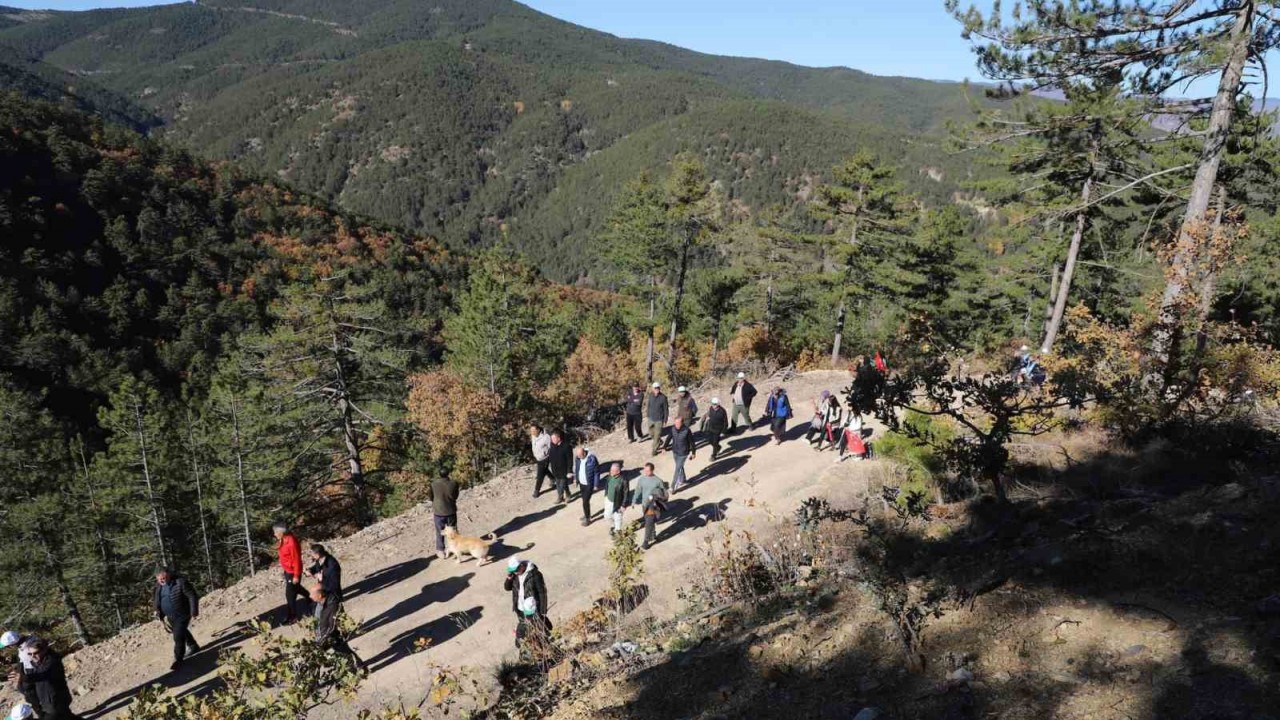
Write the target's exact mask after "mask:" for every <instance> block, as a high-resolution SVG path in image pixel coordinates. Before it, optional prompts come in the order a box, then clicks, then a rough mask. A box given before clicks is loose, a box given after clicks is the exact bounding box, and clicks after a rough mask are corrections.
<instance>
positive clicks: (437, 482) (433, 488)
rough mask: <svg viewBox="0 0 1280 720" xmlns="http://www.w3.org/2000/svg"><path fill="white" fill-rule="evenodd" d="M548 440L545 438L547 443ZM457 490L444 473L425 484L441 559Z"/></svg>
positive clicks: (452, 524) (455, 514)
mask: <svg viewBox="0 0 1280 720" xmlns="http://www.w3.org/2000/svg"><path fill="white" fill-rule="evenodd" d="M550 440H551V439H550V438H547V441H548V445H549V444H550ZM539 484H541V481H539ZM458 492H459V489H458V481H457V480H454V479H453V478H451V477H449V476H448V475H445V474H441V475H440V476H439V477H437V478H436V479H434V480H432V481H431V484H430V485H428V486H427V499H428V500H430V501H431V516H432V521H433V522H434V524H435V528H436V557H438V558H440V559H441V560H443V559H444V529H445V527H451V528H454V529H457V527H458ZM534 497H537V495H536V494H535V495H534Z"/></svg>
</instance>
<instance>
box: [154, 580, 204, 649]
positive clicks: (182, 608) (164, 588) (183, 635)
mask: <svg viewBox="0 0 1280 720" xmlns="http://www.w3.org/2000/svg"><path fill="white" fill-rule="evenodd" d="M153 600H154V605H155V609H156V619H158V620H160V621H161V622H164V623H165V624H166V625H168V627H169V632H170V633H172V634H173V665H170V666H169V669H170V670H177V669H178V668H179V667H181V666H182V661H183V660H184V659H186V657H187V654H188V653H190V654H192V655H194V654H195V653H198V652H200V645H199V644H198V643H197V642H196V639H195V638H194V637H192V636H191V631H190V630H189V629H188V626H189V625H191V621H192V620H194V619H196V618H198V617H200V598H199V597H198V596H197V595H196V591H195V589H194V588H192V587H191V584H190V583H188V582H187V580H186V578H183V577H180V576H178V575H177V574H176V573H174V572H173V570H171V569H169V568H161V569H159V570H157V571H156V589H155V593H154V595H153Z"/></svg>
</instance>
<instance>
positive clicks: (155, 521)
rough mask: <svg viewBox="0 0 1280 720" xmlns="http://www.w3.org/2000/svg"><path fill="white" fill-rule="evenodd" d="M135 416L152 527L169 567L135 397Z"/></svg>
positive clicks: (167, 551) (139, 408) (157, 549)
mask: <svg viewBox="0 0 1280 720" xmlns="http://www.w3.org/2000/svg"><path fill="white" fill-rule="evenodd" d="M133 417H134V421H135V426H136V428H137V432H138V454H139V456H140V458H141V460H142V482H143V484H144V485H145V486H146V491H147V505H148V507H149V508H150V510H151V527H152V529H153V530H155V533H156V552H157V553H158V554H159V555H160V564H161V565H162V566H164V567H169V549H168V547H166V546H165V542H164V530H163V524H162V523H161V522H160V503H159V501H158V500H157V498H156V489H155V483H154V482H153V481H152V479H151V463H150V461H149V459H148V457H147V430H146V426H145V425H144V424H143V421H142V405H141V403H140V402H139V401H138V399H137V398H136V397H135V398H134V399H133Z"/></svg>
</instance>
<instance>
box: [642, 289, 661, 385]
mask: <svg viewBox="0 0 1280 720" xmlns="http://www.w3.org/2000/svg"><path fill="white" fill-rule="evenodd" d="M657 284H658V283H657V281H656V280H654V279H653V278H652V277H650V278H649V341H648V343H647V344H646V346H645V351H644V362H645V367H646V369H647V370H648V372H649V385H653V349H654V348H653V322H654V319H655V318H656V317H657V312H658V298H657V294H658V289H657Z"/></svg>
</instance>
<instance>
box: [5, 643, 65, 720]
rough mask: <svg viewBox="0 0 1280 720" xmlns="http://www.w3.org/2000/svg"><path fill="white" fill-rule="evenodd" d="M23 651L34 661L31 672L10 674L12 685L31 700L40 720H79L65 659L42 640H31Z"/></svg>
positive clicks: (24, 671)
mask: <svg viewBox="0 0 1280 720" xmlns="http://www.w3.org/2000/svg"><path fill="white" fill-rule="evenodd" d="M22 649H23V650H25V651H26V653H27V655H28V656H29V657H30V658H31V669H30V670H23V671H21V672H19V671H17V670H13V671H11V672H10V673H9V681H10V682H11V683H13V685H14V688H15V689H16V690H17V691H18V692H19V693H21V694H22V696H23V697H24V698H31V699H34V700H35V702H31V701H30V700H28V703H29V704H30V705H31V706H32V710H34V714H35V715H36V716H37V717H39V718H40V720H80V716H79V715H76V714H75V713H74V712H72V710H71V689H70V688H69V687H67V671H66V668H64V667H63V665H62V657H61V656H59V655H58V653H56V652H54V651H53V648H51V647H49V644H48V643H47V642H45V641H44V640H41V639H40V638H30V639H28V640H27V641H26V642H25V643H23V644H22Z"/></svg>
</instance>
